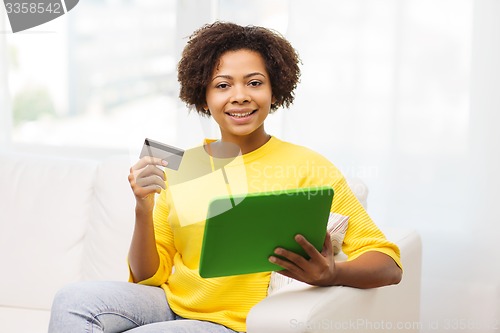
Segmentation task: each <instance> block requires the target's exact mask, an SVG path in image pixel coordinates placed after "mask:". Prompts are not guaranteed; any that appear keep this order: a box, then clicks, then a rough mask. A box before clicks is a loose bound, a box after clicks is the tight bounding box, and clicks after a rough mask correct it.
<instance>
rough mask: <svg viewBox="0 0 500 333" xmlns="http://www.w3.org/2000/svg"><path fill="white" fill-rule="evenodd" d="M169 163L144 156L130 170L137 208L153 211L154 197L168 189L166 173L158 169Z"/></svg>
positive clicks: (131, 185)
mask: <svg viewBox="0 0 500 333" xmlns="http://www.w3.org/2000/svg"><path fill="white" fill-rule="evenodd" d="M166 165H167V162H166V161H164V160H162V159H160V158H156V157H151V156H144V157H143V158H141V159H140V160H139V161H138V162H137V163H136V164H134V165H133V166H132V167H131V168H130V173H129V175H128V181H129V183H130V187H131V188H132V191H133V192H134V196H135V200H136V205H137V208H143V209H146V210H152V209H153V206H154V195H155V193H160V192H161V190H162V189H166V184H165V180H166V176H165V172H164V171H163V170H162V169H160V168H158V167H159V166H160V167H165V166H166Z"/></svg>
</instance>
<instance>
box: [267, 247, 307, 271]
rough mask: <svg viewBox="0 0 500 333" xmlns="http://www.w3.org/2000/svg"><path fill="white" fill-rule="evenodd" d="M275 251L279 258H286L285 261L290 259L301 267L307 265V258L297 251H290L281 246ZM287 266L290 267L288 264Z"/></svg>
mask: <svg viewBox="0 0 500 333" xmlns="http://www.w3.org/2000/svg"><path fill="white" fill-rule="evenodd" d="M274 253H275V254H277V255H278V257H277V258H278V259H280V257H282V258H284V260H283V261H288V262H290V263H292V264H293V265H295V266H298V267H300V268H301V269H304V268H305V267H306V266H307V259H306V258H304V257H303V256H301V255H300V254H297V253H295V252H292V251H288V250H285V249H283V248H280V247H279V248H277V249H276V250H274ZM286 268H288V266H287V267H286Z"/></svg>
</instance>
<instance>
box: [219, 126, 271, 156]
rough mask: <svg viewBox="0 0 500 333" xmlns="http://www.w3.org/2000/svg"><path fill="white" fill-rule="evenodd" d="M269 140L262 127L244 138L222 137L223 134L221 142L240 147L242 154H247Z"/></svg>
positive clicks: (234, 136)
mask: <svg viewBox="0 0 500 333" xmlns="http://www.w3.org/2000/svg"><path fill="white" fill-rule="evenodd" d="M270 138H271V136H270V135H269V134H267V133H266V131H265V130H264V127H261V128H260V129H258V130H256V131H254V132H252V133H250V134H249V135H245V136H236V135H224V133H223V134H222V138H221V141H224V142H231V143H234V144H235V145H237V146H238V147H240V150H241V153H242V154H247V153H250V152H252V151H254V150H256V149H258V148H260V147H262V146H263V145H264V144H265V143H266V142H267V141H269V139H270Z"/></svg>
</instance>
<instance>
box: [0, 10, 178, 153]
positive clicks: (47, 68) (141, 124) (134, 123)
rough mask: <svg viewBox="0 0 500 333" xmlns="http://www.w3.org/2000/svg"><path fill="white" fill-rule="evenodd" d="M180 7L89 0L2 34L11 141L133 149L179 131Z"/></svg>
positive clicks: (7, 29) (166, 137) (167, 137)
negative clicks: (133, 145) (23, 28)
mask: <svg viewBox="0 0 500 333" xmlns="http://www.w3.org/2000/svg"><path fill="white" fill-rule="evenodd" d="M176 7H177V2H176V1H174V0H168V1H132V0H128V1H125V0H122V1H105V0H102V1H97V0H94V1H85V2H81V3H80V4H79V5H78V6H77V7H75V8H74V9H73V10H72V11H71V12H68V13H67V14H66V15H63V16H61V17H59V18H57V19H55V20H53V21H51V22H48V23H46V24H43V25H41V26H38V27H36V28H33V29H30V30H27V31H25V32H19V33H16V34H12V33H6V34H4V36H5V41H6V43H5V46H4V47H5V48H6V51H7V57H6V58H7V59H6V60H7V64H8V66H7V69H8V70H7V73H6V75H7V81H8V94H9V96H10V103H9V104H10V109H11V118H12V128H11V136H12V141H13V142H14V143H38V144H47V145H70V146H86V147H108V148H128V145H129V143H131V142H133V141H134V140H138V141H137V142H142V140H143V138H144V137H145V136H146V135H149V136H154V137H157V138H163V139H165V140H168V139H169V136H173V135H175V117H176V108H175V100H176V96H177V87H176V84H177V80H176V60H175V58H176V52H175V50H176V49H175V38H176ZM2 14H3V13H2ZM5 30H6V31H9V30H10V27H9V28H6V29H5Z"/></svg>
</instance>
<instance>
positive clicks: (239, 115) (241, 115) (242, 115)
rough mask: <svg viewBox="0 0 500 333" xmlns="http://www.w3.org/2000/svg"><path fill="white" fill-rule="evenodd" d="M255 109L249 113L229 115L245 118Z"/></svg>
mask: <svg viewBox="0 0 500 333" xmlns="http://www.w3.org/2000/svg"><path fill="white" fill-rule="evenodd" d="M252 112H253V111H251V112H247V113H230V114H229V115H230V116H231V117H236V118H243V117H247V116H249V115H250V114H252Z"/></svg>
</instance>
